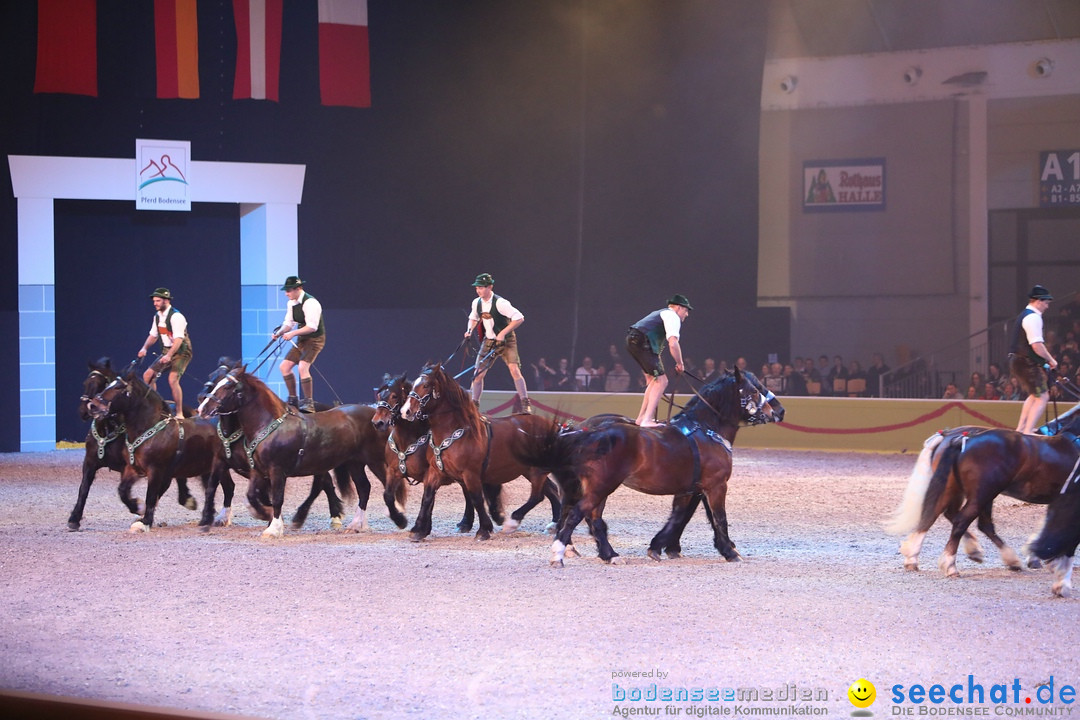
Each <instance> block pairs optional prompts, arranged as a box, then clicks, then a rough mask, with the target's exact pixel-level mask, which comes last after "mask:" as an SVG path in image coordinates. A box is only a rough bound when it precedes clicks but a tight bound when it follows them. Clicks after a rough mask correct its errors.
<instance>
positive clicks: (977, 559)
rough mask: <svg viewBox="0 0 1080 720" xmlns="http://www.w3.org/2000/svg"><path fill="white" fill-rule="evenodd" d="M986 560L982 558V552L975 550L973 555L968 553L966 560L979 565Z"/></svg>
mask: <svg viewBox="0 0 1080 720" xmlns="http://www.w3.org/2000/svg"><path fill="white" fill-rule="evenodd" d="M985 559H986V558H985V557H984V556H983V552H982V550H976V551H975V552H973V553H968V560H970V561H971V562H977V563H981V562H982V561H983V560H985Z"/></svg>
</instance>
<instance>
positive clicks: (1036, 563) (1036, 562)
mask: <svg viewBox="0 0 1080 720" xmlns="http://www.w3.org/2000/svg"><path fill="white" fill-rule="evenodd" d="M76 529H78V528H76ZM1027 566H1028V567H1029V568H1030V569H1032V570H1038V569H1040V568H1041V567H1042V566H1043V564H1042V560H1040V559H1039V558H1037V557H1035V556H1034V555H1032V556H1031V557H1029V558H1028V561H1027Z"/></svg>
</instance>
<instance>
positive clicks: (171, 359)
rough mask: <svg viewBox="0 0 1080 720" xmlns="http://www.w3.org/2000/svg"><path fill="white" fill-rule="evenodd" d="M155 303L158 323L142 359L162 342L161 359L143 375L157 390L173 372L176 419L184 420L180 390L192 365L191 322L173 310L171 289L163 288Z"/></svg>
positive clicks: (154, 296)
mask: <svg viewBox="0 0 1080 720" xmlns="http://www.w3.org/2000/svg"><path fill="white" fill-rule="evenodd" d="M150 297H151V299H152V300H153V301H154V310H155V313H154V319H153V320H152V321H151V324H150V334H149V335H148V336H147V338H146V342H144V343H143V346H142V347H141V348H140V349H139V353H138V355H139V357H141V358H142V357H146V351H147V350H148V349H149V348H150V346H151V345H153V344H154V343H155V342H158V341H159V340H160V341H161V355H160V356H159V357H158V359H157V360H155V361H154V364H153V365H151V366H150V367H149V368H147V370H146V372H145V373H143V381H144V382H146V384H147V385H150V386H151V387H153V386H154V385H155V384H156V382H155V377H160V375H161V373H163V372H165V369H166V368H168V370H169V389H170V390H171V391H172V399H173V404H174V405H175V406H176V407H175V409H174V411H173V412H174V413H175V414H176V417H178V418H182V417H184V391H183V390H182V389H181V388H180V378H181V377H182V376H183V374H184V371H185V370H187V366H188V363H190V362H191V338H190V337H188V332H187V318H185V317H184V316H183V315H182V314H181V313H180V311H179V310H177V309H176V308H174V307H173V306H172V293H170V292H169V288H163V287H160V288H158V289H157V290H155V291H154V292H153V293H151V294H150Z"/></svg>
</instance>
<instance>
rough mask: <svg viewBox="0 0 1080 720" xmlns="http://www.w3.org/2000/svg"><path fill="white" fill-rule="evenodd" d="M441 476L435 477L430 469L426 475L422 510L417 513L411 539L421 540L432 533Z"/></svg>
mask: <svg viewBox="0 0 1080 720" xmlns="http://www.w3.org/2000/svg"><path fill="white" fill-rule="evenodd" d="M439 481H440V478H437V477H433V476H432V474H431V473H430V471H429V472H428V474H427V475H425V476H424V497H423V499H421V500H420V511H419V512H418V513H417V514H416V522H415V523H414V524H413V527H412V534H411V535H410V536H409V539H410V540H412V541H413V542H420V541H421V540H423V539H424V538H426V537H427V536H428V535H430V534H431V513H432V511H433V510H434V509H435V490H436V489H438V487H439Z"/></svg>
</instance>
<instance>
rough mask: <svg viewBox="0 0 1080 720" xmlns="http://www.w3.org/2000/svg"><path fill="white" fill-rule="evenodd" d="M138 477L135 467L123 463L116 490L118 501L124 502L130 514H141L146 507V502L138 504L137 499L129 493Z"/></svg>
mask: <svg viewBox="0 0 1080 720" xmlns="http://www.w3.org/2000/svg"><path fill="white" fill-rule="evenodd" d="M138 479H139V476H138V474H137V473H136V472H135V468H133V467H131V466H130V465H124V469H123V470H121V471H120V484H119V485H117V486H116V492H117V494H119V495H120V502H122V503H124V507H126V508H127V509H128V511H129V512H131V514H132V515H142V514H143V510H145V508H146V503H142V504H140V502H139V500H137V499H136V498H135V497H134V496H132V494H131V490H132V488H134V487H135V483H136V481H138Z"/></svg>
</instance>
